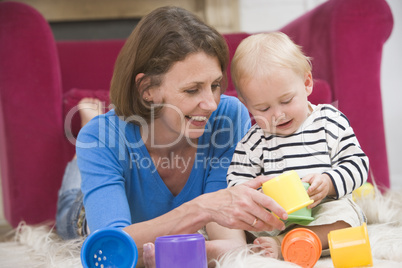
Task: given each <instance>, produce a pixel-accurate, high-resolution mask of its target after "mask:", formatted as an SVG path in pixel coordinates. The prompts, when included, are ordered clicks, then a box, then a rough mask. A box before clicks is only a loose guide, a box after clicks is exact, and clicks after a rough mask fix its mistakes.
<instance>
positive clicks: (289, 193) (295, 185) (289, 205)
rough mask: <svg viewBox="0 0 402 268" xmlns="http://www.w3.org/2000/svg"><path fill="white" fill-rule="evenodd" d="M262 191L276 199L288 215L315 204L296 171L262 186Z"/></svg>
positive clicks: (284, 174)
mask: <svg viewBox="0 0 402 268" xmlns="http://www.w3.org/2000/svg"><path fill="white" fill-rule="evenodd" d="M262 191H263V192H264V194H266V195H268V196H269V197H271V198H272V199H274V200H275V201H276V202H277V203H278V204H279V205H280V206H281V207H283V209H285V211H286V213H287V214H291V213H293V212H295V211H296V210H299V209H301V208H304V207H307V206H308V205H310V204H312V203H314V200H311V199H310V197H309V196H308V194H307V191H306V189H305V188H304V186H303V183H302V181H301V180H300V178H299V175H297V173H296V171H293V170H292V171H288V172H285V173H283V174H282V175H279V176H277V177H275V178H272V179H270V180H269V181H266V182H264V183H263V184H262Z"/></svg>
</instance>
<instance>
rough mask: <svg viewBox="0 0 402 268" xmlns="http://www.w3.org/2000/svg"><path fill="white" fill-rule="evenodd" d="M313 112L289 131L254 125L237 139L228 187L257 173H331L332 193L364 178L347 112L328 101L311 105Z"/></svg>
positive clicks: (365, 170)
mask: <svg viewBox="0 0 402 268" xmlns="http://www.w3.org/2000/svg"><path fill="white" fill-rule="evenodd" d="M311 106H312V108H313V112H312V113H311V115H310V116H309V117H308V118H307V119H306V121H305V122H304V123H303V124H302V125H301V126H300V127H299V129H298V130H297V131H296V132H295V133H293V134H292V135H289V136H277V135H272V134H269V133H266V132H264V131H263V130H262V129H261V128H260V127H259V126H258V125H257V124H256V125H254V126H253V127H251V129H250V130H249V132H248V133H247V134H246V135H245V136H244V138H243V139H242V140H241V141H240V142H239V143H238V145H237V147H236V150H235V153H234V155H233V159H232V162H231V164H230V167H229V170H228V175H227V181H228V185H229V187H231V186H234V185H236V184H239V183H243V182H246V181H248V180H251V179H253V178H255V177H257V176H259V175H265V176H272V175H273V176H277V175H280V174H282V173H284V172H286V171H289V170H295V171H296V172H297V173H298V175H299V176H300V178H303V177H304V176H305V175H307V174H311V173H320V174H321V173H326V174H328V175H329V176H330V178H331V180H332V182H333V184H334V188H335V191H336V193H337V196H336V198H340V197H342V196H345V195H346V194H350V193H351V192H352V191H353V190H355V189H357V188H358V187H360V186H361V185H362V184H363V183H365V182H366V180H367V176H368V167H369V160H368V157H367V156H366V154H365V153H364V152H363V150H362V149H361V148H360V145H359V142H358V140H357V139H356V136H355V134H354V132H353V129H352V127H351V126H350V123H349V121H348V119H347V118H346V116H345V115H344V114H342V113H341V112H340V111H339V110H337V109H336V108H335V107H333V106H332V105H328V104H321V105H318V106H315V105H311Z"/></svg>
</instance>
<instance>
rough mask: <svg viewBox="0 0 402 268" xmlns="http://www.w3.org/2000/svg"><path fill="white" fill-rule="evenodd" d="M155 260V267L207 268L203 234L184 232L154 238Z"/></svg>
mask: <svg viewBox="0 0 402 268" xmlns="http://www.w3.org/2000/svg"><path fill="white" fill-rule="evenodd" d="M155 261H156V268H168V267H174V268H189V267H191V268H207V267H208V262H207V254H206V251H205V239H204V236H202V235H201V234H184V235H170V236H161V237H158V238H156V240H155Z"/></svg>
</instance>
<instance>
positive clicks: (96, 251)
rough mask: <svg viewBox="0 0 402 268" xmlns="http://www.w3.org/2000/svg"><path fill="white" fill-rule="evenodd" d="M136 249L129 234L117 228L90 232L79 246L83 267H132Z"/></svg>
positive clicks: (135, 258) (136, 253) (135, 259)
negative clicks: (80, 246)
mask: <svg viewBox="0 0 402 268" xmlns="http://www.w3.org/2000/svg"><path fill="white" fill-rule="evenodd" d="M137 261H138V250H137V246H136V245H135V243H134V240H133V239H132V238H131V236H130V235H129V234H127V233H126V232H124V231H123V230H121V229H117V228H104V229H99V230H97V231H95V232H93V233H91V234H90V235H89V236H88V237H87V239H86V240H85V241H84V244H83V245H82V248H81V263H82V266H83V267H84V268H87V267H88V268H95V267H96V268H106V267H126V268H134V267H135V266H136V265H137Z"/></svg>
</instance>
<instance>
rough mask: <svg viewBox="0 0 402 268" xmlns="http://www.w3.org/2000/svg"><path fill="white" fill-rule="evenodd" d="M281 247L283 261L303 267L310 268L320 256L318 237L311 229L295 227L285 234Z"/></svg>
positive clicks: (320, 247)
mask: <svg viewBox="0 0 402 268" xmlns="http://www.w3.org/2000/svg"><path fill="white" fill-rule="evenodd" d="M281 249H282V256H283V258H284V260H285V261H288V262H292V263H295V264H297V265H299V266H301V267H303V268H311V267H314V265H315V264H316V263H317V261H318V259H319V258H320V256H321V251H322V245H321V240H320V238H319V237H318V236H317V235H316V234H315V233H314V232H313V231H311V230H309V229H306V228H296V229H293V230H291V231H290V232H289V233H287V234H286V235H285V237H284V238H283V241H282V247H281Z"/></svg>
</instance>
